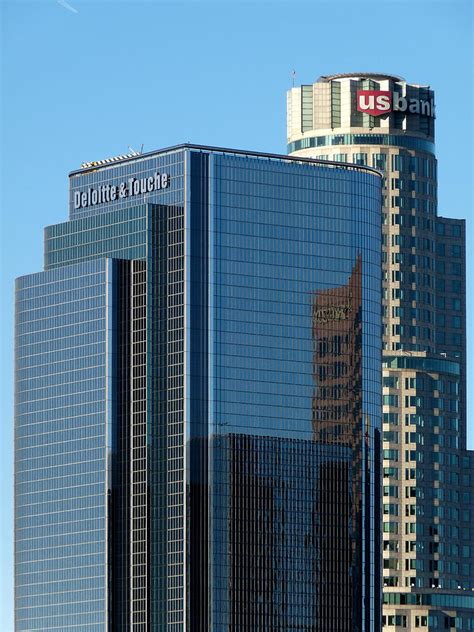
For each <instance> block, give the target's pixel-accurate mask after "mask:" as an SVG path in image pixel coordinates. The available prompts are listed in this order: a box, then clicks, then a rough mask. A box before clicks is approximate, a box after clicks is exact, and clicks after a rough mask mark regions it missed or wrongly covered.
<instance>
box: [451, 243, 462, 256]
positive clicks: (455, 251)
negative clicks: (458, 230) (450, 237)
mask: <svg viewBox="0 0 474 632" xmlns="http://www.w3.org/2000/svg"><path fill="white" fill-rule="evenodd" d="M451 256H452V257H460V256H461V246H460V245H459V244H453V245H452V246H451Z"/></svg>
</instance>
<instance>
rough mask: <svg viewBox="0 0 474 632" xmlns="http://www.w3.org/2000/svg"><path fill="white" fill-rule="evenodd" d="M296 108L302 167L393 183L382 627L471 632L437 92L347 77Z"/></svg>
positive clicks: (472, 510)
mask: <svg viewBox="0 0 474 632" xmlns="http://www.w3.org/2000/svg"><path fill="white" fill-rule="evenodd" d="M287 102H288V119H287V120H288V127H287V130H288V133H287V140H288V151H289V153H290V154H291V155H293V156H300V157H307V158H320V159H325V160H329V161H335V162H343V163H346V162H349V163H351V162H352V163H355V164H365V165H370V166H372V167H375V168H377V169H379V170H380V171H381V172H382V173H383V188H382V204H383V208H382V213H383V220H382V221H383V226H382V230H383V242H382V267H383V277H382V285H383V296H382V310H383V354H384V363H383V406H384V408H383V411H384V418H383V422H384V423H383V495H384V501H383V503H384V504H383V512H384V515H383V529H384V536H383V539H384V545H383V546H384V551H383V566H384V568H383V581H384V624H385V625H386V626H387V627H388V629H394V628H392V627H391V626H399V627H400V628H405V629H413V630H414V629H418V628H428V629H430V630H437V629H452V628H453V627H454V626H455V627H456V629H461V626H462V629H466V628H467V629H469V628H472V629H474V598H473V597H472V596H471V595H472V594H474V593H472V590H473V589H474V546H472V545H471V542H473V541H474V529H473V527H472V526H471V525H473V524H474V520H473V519H474V491H473V486H474V469H473V464H474V454H473V452H472V451H470V450H466V425H467V417H466V324H465V313H466V300H465V274H466V272H465V254H464V251H465V226H464V220H458V219H448V218H444V217H440V216H438V214H437V161H436V156H435V145H434V140H435V117H434V107H433V105H434V92H433V90H432V89H431V88H430V86H423V85H418V84H411V83H408V82H406V81H405V80H403V79H401V78H400V77H396V76H392V75H384V74H378V73H353V74H338V75H331V76H323V77H320V78H319V79H318V80H317V81H315V82H314V83H312V84H310V85H302V86H298V87H294V88H292V89H291V90H289V92H288V101H287ZM468 591H469V592H468Z"/></svg>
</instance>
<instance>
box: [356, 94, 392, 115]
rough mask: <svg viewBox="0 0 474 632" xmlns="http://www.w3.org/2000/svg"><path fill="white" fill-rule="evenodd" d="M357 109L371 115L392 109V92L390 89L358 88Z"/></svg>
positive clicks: (381, 113)
mask: <svg viewBox="0 0 474 632" xmlns="http://www.w3.org/2000/svg"><path fill="white" fill-rule="evenodd" d="M357 109H358V111H359V112H364V114H370V115H371V116H382V115H383V114H388V113H389V112H391V111H392V93H391V92H389V91H388V90H357Z"/></svg>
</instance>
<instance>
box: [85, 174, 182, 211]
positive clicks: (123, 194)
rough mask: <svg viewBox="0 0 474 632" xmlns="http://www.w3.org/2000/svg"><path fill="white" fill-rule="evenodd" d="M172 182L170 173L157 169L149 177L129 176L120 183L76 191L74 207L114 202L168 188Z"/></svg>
mask: <svg viewBox="0 0 474 632" xmlns="http://www.w3.org/2000/svg"><path fill="white" fill-rule="evenodd" d="M169 184H170V175H169V173H160V172H159V171H157V172H156V173H155V174H154V175H153V176H150V177H149V178H129V179H128V180H126V181H124V182H120V183H119V184H102V185H101V186H100V187H97V188H95V189H94V188H89V189H87V191H74V208H75V209H80V208H87V207H88V206H95V205H96V204H103V203H104V202H114V201H115V200H122V199H125V198H130V197H134V196H135V195H140V194H145V193H152V192H153V191H160V190H161V189H167V188H168V187H169Z"/></svg>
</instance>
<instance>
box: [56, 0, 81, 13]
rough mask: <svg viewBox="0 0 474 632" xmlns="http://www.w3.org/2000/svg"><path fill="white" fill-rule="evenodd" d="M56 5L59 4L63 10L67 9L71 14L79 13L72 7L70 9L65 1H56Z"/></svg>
mask: <svg viewBox="0 0 474 632" xmlns="http://www.w3.org/2000/svg"><path fill="white" fill-rule="evenodd" d="M58 4H60V5H61V6H62V7H64V8H65V9H69V11H72V12H73V13H79V11H78V10H77V9H75V8H74V7H71V5H70V4H68V3H67V2H66V0H58Z"/></svg>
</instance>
